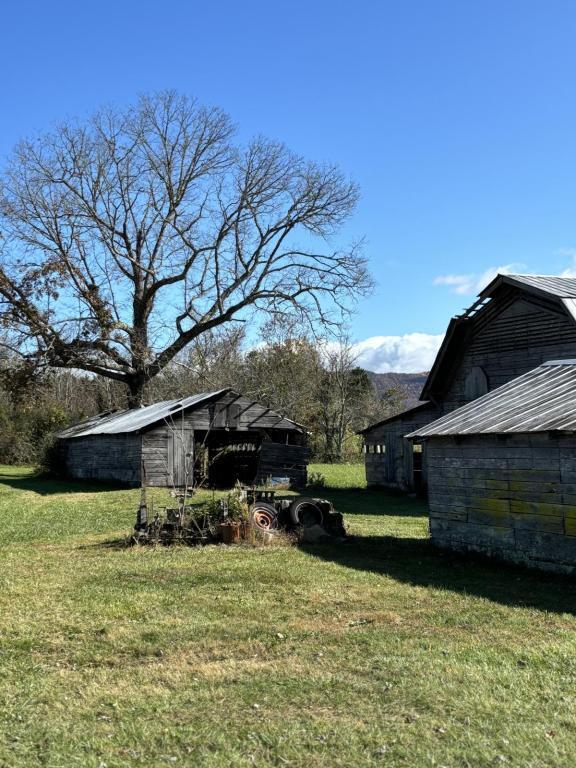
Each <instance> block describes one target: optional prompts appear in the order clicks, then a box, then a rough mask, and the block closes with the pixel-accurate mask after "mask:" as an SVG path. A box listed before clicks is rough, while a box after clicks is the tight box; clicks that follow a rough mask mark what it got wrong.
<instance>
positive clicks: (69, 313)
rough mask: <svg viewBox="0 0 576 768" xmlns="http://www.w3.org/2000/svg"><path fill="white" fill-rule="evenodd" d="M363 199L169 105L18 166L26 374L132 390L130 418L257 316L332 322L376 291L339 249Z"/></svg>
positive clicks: (12, 203)
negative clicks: (99, 380)
mask: <svg viewBox="0 0 576 768" xmlns="http://www.w3.org/2000/svg"><path fill="white" fill-rule="evenodd" d="M357 197H358V193H357V189H356V187H355V185H354V184H353V183H351V182H349V181H347V180H346V179H345V178H344V177H343V175H342V174H341V172H340V171H339V170H338V169H337V168H336V167H334V166H329V165H323V166H321V165H317V164H315V163H312V162H307V161H305V160H304V159H302V158H301V157H299V156H296V155H294V154H293V153H291V152H290V151H288V149H287V148H286V147H285V146H283V145H282V144H278V143H275V142H271V141H267V140H264V139H262V138H258V139H256V140H254V141H252V142H251V143H249V145H248V146H247V147H240V146H238V145H237V144H235V143H234V128H233V126H232V124H231V122H230V119H229V118H228V116H227V115H226V114H224V113H223V112H221V111H220V110H218V109H207V108H205V107H202V106H199V105H198V104H196V102H195V101H193V100H191V99H189V98H187V97H185V96H180V95H177V94H175V93H174V92H165V93H161V94H159V95H155V96H144V97H142V98H140V100H139V101H138V102H137V104H136V105H135V106H133V107H130V108H128V109H126V110H124V111H115V110H112V109H105V110H102V111H100V112H98V113H97V114H95V115H94V116H93V117H92V119H90V120H89V121H87V122H86V123H84V124H77V123H68V124H63V125H61V126H60V127H58V128H57V129H56V130H55V131H54V132H52V133H50V134H47V135H45V136H43V137H41V138H39V139H37V140H34V141H24V142H22V143H21V144H20V145H18V146H17V147H16V149H15V151H14V154H13V156H12V158H11V161H10V162H9V164H8V167H7V169H6V172H5V174H4V176H3V179H2V182H1V188H0V228H1V232H2V238H3V241H2V254H1V256H0V320H1V322H2V323H3V325H4V327H5V328H6V329H7V330H8V331H9V332H10V334H11V338H12V347H13V349H14V350H17V351H18V353H19V354H20V355H21V356H22V357H23V358H25V359H27V360H31V361H33V362H34V363H35V364H41V365H46V366H52V367H61V368H77V369H83V370H85V371H91V372H93V373H96V374H99V375H101V376H105V377H108V378H110V379H115V380H118V381H120V382H123V383H124V384H125V385H126V386H127V387H128V391H129V404H130V406H132V407H136V406H138V405H140V404H141V403H142V399H143V391H144V386H145V384H146V382H148V381H150V380H151V379H152V378H153V377H154V376H156V375H157V374H158V373H159V372H160V371H161V370H162V369H163V368H165V366H166V365H167V364H168V363H169V362H170V361H171V360H173V359H174V357H175V356H176V355H177V354H178V353H179V352H181V350H183V349H184V348H185V347H186V346H187V345H188V344H189V343H190V342H191V341H193V340H194V339H196V338H198V337H200V336H201V335H202V334H204V333H206V332H207V331H210V330H211V329H214V328H217V327H218V326H221V325H223V324H225V323H228V322H230V321H233V320H238V319H242V318H244V319H245V318H246V316H247V312H248V311H257V312H262V313H265V314H267V315H268V316H270V315H274V314H278V315H285V316H289V315H299V316H300V317H301V318H303V319H305V320H306V321H307V322H309V323H311V324H315V323H318V322H320V323H324V324H326V323H332V322H335V319H336V315H337V311H340V310H345V309H346V307H347V306H348V304H349V302H350V301H351V300H352V299H354V297H356V296H358V295H360V294H362V293H364V292H365V291H367V290H368V289H369V287H370V278H369V275H368V273H367V270H366V264H365V261H364V259H363V258H362V256H361V254H360V252H359V250H358V248H356V247H352V248H349V249H345V250H339V249H337V248H335V247H333V246H331V245H330V243H331V238H332V237H333V236H334V234H335V233H336V232H337V231H338V229H339V228H340V226H341V225H342V224H343V222H345V221H346V220H347V219H348V217H349V216H350V214H351V212H352V211H353V209H354V207H355V204H356V201H357Z"/></svg>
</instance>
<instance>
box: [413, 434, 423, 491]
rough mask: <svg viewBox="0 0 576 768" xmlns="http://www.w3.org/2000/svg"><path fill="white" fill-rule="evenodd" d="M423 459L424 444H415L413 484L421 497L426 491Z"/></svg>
mask: <svg viewBox="0 0 576 768" xmlns="http://www.w3.org/2000/svg"><path fill="white" fill-rule="evenodd" d="M423 458H424V454H423V447H422V443H414V444H413V446H412V483H413V485H414V490H415V492H416V493H417V494H418V495H419V496H421V495H423V494H424V491H425V483H424V461H423Z"/></svg>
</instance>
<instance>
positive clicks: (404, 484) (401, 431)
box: [364, 406, 440, 491]
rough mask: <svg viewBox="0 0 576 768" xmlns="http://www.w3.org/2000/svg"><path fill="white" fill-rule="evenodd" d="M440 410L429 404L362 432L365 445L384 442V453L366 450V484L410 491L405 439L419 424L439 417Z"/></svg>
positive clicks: (409, 447)
mask: <svg viewBox="0 0 576 768" xmlns="http://www.w3.org/2000/svg"><path fill="white" fill-rule="evenodd" d="M439 416H440V411H439V410H437V409H436V408H434V406H430V408H425V409H422V410H420V411H415V412H414V413H412V414H408V415H407V416H405V417H398V418H397V419H394V421H391V422H389V423H388V424H382V425H381V426H379V427H374V429H371V430H370V431H369V432H367V433H366V434H365V435H364V440H365V443H366V445H385V446H386V452H385V453H366V454H365V455H364V463H365V468H366V482H367V484H368V485H369V486H383V487H386V488H399V489H401V490H404V491H410V490H413V477H412V466H413V465H412V444H411V443H410V441H409V440H406V439H405V438H404V435H407V434H408V433H409V432H412V431H413V430H415V429H418V427H423V426H424V425H426V424H430V422H431V421H434V420H435V419H437V418H439Z"/></svg>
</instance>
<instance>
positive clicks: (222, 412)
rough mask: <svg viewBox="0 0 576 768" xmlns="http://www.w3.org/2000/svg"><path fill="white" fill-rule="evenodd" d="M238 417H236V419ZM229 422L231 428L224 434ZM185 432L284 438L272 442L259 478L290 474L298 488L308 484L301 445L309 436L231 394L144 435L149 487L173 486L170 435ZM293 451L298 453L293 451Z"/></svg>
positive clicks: (279, 418) (230, 439)
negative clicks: (272, 450)
mask: <svg viewBox="0 0 576 768" xmlns="http://www.w3.org/2000/svg"><path fill="white" fill-rule="evenodd" d="M229 406H232V408H231V409H230V410H228V409H229ZM236 414H237V418H234V416H235V415H236ZM230 417H232V418H230ZM227 423H229V424H230V427H229V429H228V430H226V431H224V429H225V427H226V425H227ZM182 430H184V431H186V430H195V431H199V432H205V431H207V430H211V432H210V434H211V435H212V436H213V437H214V438H217V437H218V436H221V437H223V438H225V440H226V441H231V442H234V441H235V440H234V435H236V434H238V433H241V434H247V433H252V435H254V433H255V432H256V433H258V435H259V439H261V436H262V434H263V433H268V434H269V435H271V436H276V437H278V438H280V437H281V438H282V443H273V442H271V443H270V445H273V446H278V448H276V449H275V450H274V456H272V454H270V455H269V458H266V459H265V460H264V462H263V463H262V466H261V469H260V470H259V477H264V476H268V475H270V474H272V475H278V474H288V476H289V477H293V482H294V484H295V485H299V486H301V485H305V484H306V464H307V456H308V451H307V449H306V448H305V447H304V446H303V445H301V444H302V443H305V442H306V435H305V434H302V433H301V432H299V431H297V430H296V429H295V428H294V425H293V424H292V423H291V422H290V421H288V420H287V419H284V418H282V417H281V416H279V415H278V414H274V413H273V412H272V411H270V409H268V408H266V407H265V406H262V405H260V404H258V403H254V402H253V401H252V400H250V399H249V398H246V397H244V396H242V395H241V396H235V395H233V394H229V395H225V396H224V397H222V398H221V399H220V400H218V401H217V402H215V403H211V404H208V405H205V406H204V407H202V408H199V409H198V410H195V411H191V412H188V413H184V416H183V417H182V415H181V414H180V413H177V414H175V415H174V417H173V418H171V419H169V420H168V421H166V422H164V423H162V424H158V425H156V426H154V427H152V428H151V429H148V430H146V431H145V432H144V433H143V435H142V455H143V459H144V463H145V467H146V482H147V484H148V485H153V486H161V487H162V486H170V485H172V471H173V457H172V455H171V451H170V433H171V432H176V433H178V434H180V433H181V432H182ZM286 440H289V442H290V443H291V445H287V444H286ZM290 449H297V450H294V451H292V452H291V450H290ZM303 457H305V458H303ZM291 467H292V469H290V468H291ZM289 470H290V472H289ZM265 473H267V475H265Z"/></svg>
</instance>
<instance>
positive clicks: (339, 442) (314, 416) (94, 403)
mask: <svg viewBox="0 0 576 768" xmlns="http://www.w3.org/2000/svg"><path fill="white" fill-rule="evenodd" d="M264 335H265V336H267V340H266V341H263V340H262V339H260V341H259V342H258V343H256V344H255V345H254V344H248V343H247V340H246V333H245V330H244V329H243V328H236V329H232V330H225V331H222V332H220V333H215V332H214V333H211V334H206V335H204V336H203V337H202V338H201V339H198V340H196V341H195V342H193V343H192V344H191V345H190V346H189V347H188V348H187V349H186V350H185V352H184V353H182V354H181V355H179V356H177V357H176V358H175V359H174V360H173V361H172V362H171V363H170V364H169V365H167V366H166V367H165V369H164V370H163V371H162V372H161V374H159V375H158V376H156V377H154V379H153V380H151V381H150V382H149V383H148V384H147V386H146V388H145V390H144V393H143V402H144V403H153V402H157V401H159V400H169V399H176V398H180V397H186V396H188V395H190V394H195V393H199V392H212V391H215V390H219V389H225V388H228V387H229V388H232V389H234V390H236V391H238V392H241V393H242V394H245V395H247V396H248V397H251V398H253V399H254V400H256V401H258V402H261V403H263V404H265V405H267V406H269V407H270V408H273V409H274V410H277V411H280V412H281V413H282V414H283V415H286V416H287V417H289V418H291V419H293V420H294V421H297V422H298V423H300V424H303V425H304V426H305V427H306V428H307V429H308V431H309V433H310V438H309V439H310V447H311V450H312V456H313V458H314V459H316V460H319V461H326V462H341V461H355V460H356V461H357V460H359V458H360V451H361V439H360V438H359V437H358V435H357V431H358V430H360V429H362V428H363V427H365V426H367V425H368V424H369V423H372V422H373V421H377V420H378V419H380V418H384V417H385V416H387V415H391V414H392V413H395V412H397V411H398V410H401V408H402V407H403V405H404V402H405V396H406V395H405V393H404V392H403V391H402V390H400V389H395V390H390V391H388V392H385V393H384V394H383V395H382V394H380V395H379V394H378V393H376V391H375V389H374V387H373V385H372V383H371V381H370V379H369V377H368V375H367V373H366V371H364V370H363V369H362V368H360V367H358V365H357V364H356V361H355V358H354V354H353V352H352V349H351V346H350V344H348V343H347V342H346V341H345V340H344V341H342V340H340V341H339V342H337V343H332V344H326V343H322V342H319V341H318V340H311V339H308V338H306V337H305V336H302V335H300V336H294V335H286V334H275V333H274V331H272V330H271V329H270V328H269V327H268V328H267V329H266V333H265V334H264ZM12 363H13V358H12V357H11V356H10V355H4V358H3V360H2V365H1V366H0V462H2V463H36V462H39V461H41V458H42V455H43V452H44V450H45V449H46V448H47V446H49V445H50V444H51V442H52V440H53V437H54V435H55V433H56V432H57V431H58V430H59V429H62V428H63V427H65V426H67V425H69V424H73V423H75V422H77V421H80V420H82V419H84V418H87V417H89V416H92V415H94V414H96V413H103V412H106V411H111V410H117V409H124V408H126V406H127V400H126V391H125V388H124V387H123V386H122V384H121V383H120V382H117V381H114V380H112V379H108V378H104V377H100V376H95V375H89V374H86V373H84V372H81V371H70V370H59V369H48V370H44V371H42V372H41V373H40V374H34V373H31V372H28V374H26V373H25V372H24V371H23V370H22V368H21V367H17V366H15V365H13V364H12Z"/></svg>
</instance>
